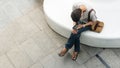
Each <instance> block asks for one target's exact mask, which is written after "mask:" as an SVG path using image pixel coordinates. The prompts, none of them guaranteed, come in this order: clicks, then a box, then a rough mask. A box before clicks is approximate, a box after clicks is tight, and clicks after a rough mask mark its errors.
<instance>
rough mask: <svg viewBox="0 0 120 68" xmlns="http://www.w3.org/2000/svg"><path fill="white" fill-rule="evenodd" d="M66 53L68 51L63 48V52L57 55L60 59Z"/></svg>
mask: <svg viewBox="0 0 120 68" xmlns="http://www.w3.org/2000/svg"><path fill="white" fill-rule="evenodd" d="M67 52H68V49H66V48H63V50H62V51H61V52H60V53H59V54H58V55H59V56H60V57H63V56H64V55H65V54H66V53H67Z"/></svg>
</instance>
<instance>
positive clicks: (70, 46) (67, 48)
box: [59, 33, 77, 56]
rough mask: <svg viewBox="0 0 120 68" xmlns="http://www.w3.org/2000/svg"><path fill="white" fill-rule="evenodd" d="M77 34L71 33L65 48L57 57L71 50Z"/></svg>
mask: <svg viewBox="0 0 120 68" xmlns="http://www.w3.org/2000/svg"><path fill="white" fill-rule="evenodd" d="M76 36H77V34H73V33H71V35H70V37H69V39H68V41H67V43H66V44H65V47H64V48H63V49H62V51H61V52H60V53H59V56H64V55H65V54H66V52H67V51H68V50H69V49H71V48H72V46H73V44H74V43H75V38H76Z"/></svg>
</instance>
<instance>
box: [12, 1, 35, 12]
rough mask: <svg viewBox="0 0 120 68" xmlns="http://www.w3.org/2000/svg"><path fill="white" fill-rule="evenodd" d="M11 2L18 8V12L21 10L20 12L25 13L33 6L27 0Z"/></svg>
mask: <svg viewBox="0 0 120 68" xmlns="http://www.w3.org/2000/svg"><path fill="white" fill-rule="evenodd" d="M12 2H13V3H14V5H15V6H16V7H17V8H18V9H19V10H20V12H22V14H26V13H28V12H29V11H31V9H33V6H34V5H33V4H32V3H29V1H28V0H12Z"/></svg>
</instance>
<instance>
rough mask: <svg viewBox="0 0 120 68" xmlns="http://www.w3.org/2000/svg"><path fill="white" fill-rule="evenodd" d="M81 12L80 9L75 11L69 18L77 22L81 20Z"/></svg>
mask: <svg viewBox="0 0 120 68" xmlns="http://www.w3.org/2000/svg"><path fill="white" fill-rule="evenodd" d="M81 14H82V10H81V9H75V10H73V11H72V13H71V18H72V20H73V21H74V22H78V21H79V20H80V18H81Z"/></svg>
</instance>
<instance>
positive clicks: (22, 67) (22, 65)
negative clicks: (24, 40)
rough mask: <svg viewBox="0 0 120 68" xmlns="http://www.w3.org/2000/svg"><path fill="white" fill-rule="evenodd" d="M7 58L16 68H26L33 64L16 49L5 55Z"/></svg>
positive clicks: (25, 55) (22, 52) (23, 53)
mask: <svg viewBox="0 0 120 68" xmlns="http://www.w3.org/2000/svg"><path fill="white" fill-rule="evenodd" d="M7 56H8V58H9V59H10V61H11V62H12V63H13V64H14V66H15V67H16V68H27V67H29V66H30V65H32V64H33V61H32V60H31V59H30V57H29V56H28V55H27V54H25V52H24V51H22V50H20V49H19V48H18V47H15V48H14V49H12V50H10V51H9V52H8V53H7Z"/></svg>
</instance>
